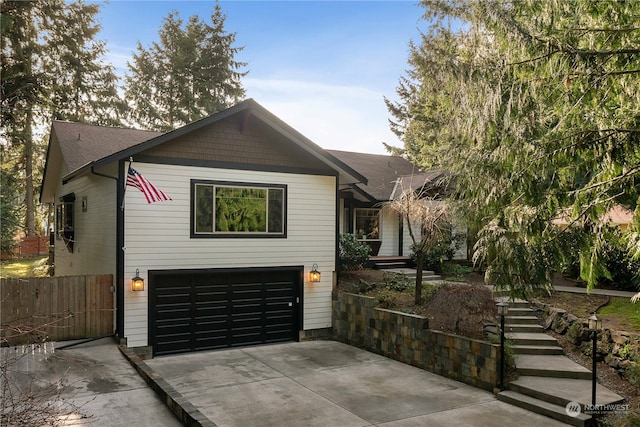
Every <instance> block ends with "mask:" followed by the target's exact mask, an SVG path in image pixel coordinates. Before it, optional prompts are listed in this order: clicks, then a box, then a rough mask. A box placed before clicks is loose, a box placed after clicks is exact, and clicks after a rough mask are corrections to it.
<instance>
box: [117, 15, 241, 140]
mask: <svg viewBox="0 0 640 427" xmlns="http://www.w3.org/2000/svg"><path fill="white" fill-rule="evenodd" d="M225 19H226V16H225V15H224V14H223V13H222V10H221V9H220V6H219V5H218V4H216V5H215V8H214V11H213V13H212V15H211V24H207V23H205V22H204V21H202V20H200V18H199V17H198V16H197V15H195V16H192V17H191V18H189V21H188V22H187V24H186V25H183V24H184V22H183V20H182V19H181V18H180V17H179V14H178V12H171V13H169V15H168V16H167V17H166V18H165V19H164V23H163V25H162V27H161V28H160V30H159V37H160V40H159V42H154V43H152V44H151V47H150V48H149V49H145V48H144V47H143V46H142V45H141V44H140V43H138V47H137V53H135V54H134V55H133V63H129V64H128V65H129V73H128V74H127V76H126V99H127V100H129V107H130V112H131V116H130V117H131V119H132V120H133V121H135V122H137V123H138V124H139V125H141V126H142V127H145V128H147V129H151V130H159V131H168V130H171V129H175V128H176V127H179V126H182V125H185V124H187V123H191V122H193V121H196V120H198V119H200V118H203V117H206V116H208V115H210V114H213V113H215V112H217V111H220V110H222V109H224V108H227V107H229V106H230V105H231V104H233V103H235V102H237V101H238V100H240V99H241V98H242V97H243V96H244V94H245V91H244V89H243V88H242V84H241V82H240V79H241V78H242V77H243V76H245V75H246V72H244V73H243V72H240V71H239V70H240V69H241V68H242V67H244V66H245V65H246V64H245V63H243V62H237V61H235V60H234V57H235V55H236V54H237V53H238V52H239V51H240V50H242V48H240V47H234V46H233V43H234V41H235V37H236V36H235V33H227V32H226V31H225V30H224V22H225Z"/></svg>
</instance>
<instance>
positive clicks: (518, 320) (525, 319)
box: [504, 316, 538, 325]
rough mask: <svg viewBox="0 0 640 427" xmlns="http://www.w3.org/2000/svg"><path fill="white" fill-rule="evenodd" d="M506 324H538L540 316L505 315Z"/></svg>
mask: <svg viewBox="0 0 640 427" xmlns="http://www.w3.org/2000/svg"><path fill="white" fill-rule="evenodd" d="M504 323H505V325H511V324H514V323H515V324H518V325H524V324H527V325H537V324H538V318H537V317H536V316H504Z"/></svg>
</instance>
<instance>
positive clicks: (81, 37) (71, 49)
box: [0, 0, 124, 236]
mask: <svg viewBox="0 0 640 427" xmlns="http://www.w3.org/2000/svg"><path fill="white" fill-rule="evenodd" d="M1 8H2V14H1V19H2V22H1V31H2V79H1V80H2V125H1V127H0V132H1V135H2V144H3V149H4V153H3V155H4V156H6V158H12V159H13V158H17V160H16V161H15V164H16V168H17V169H16V170H15V171H13V173H16V174H17V175H18V174H19V177H20V179H19V180H18V182H21V183H22V188H21V189H20V190H21V192H22V193H23V194H24V200H25V207H26V209H25V221H24V229H25V232H26V234H27V235H29V236H31V235H34V234H36V229H37V228H38V227H37V225H36V213H37V212H36V204H35V191H34V187H36V185H37V183H38V180H39V178H40V177H41V170H40V166H41V165H42V164H43V160H44V151H45V149H44V142H45V141H46V138H42V139H41V138H39V136H38V135H34V129H38V128H39V127H44V126H46V123H48V122H49V120H51V118H52V117H55V118H61V119H68V120H77V121H83V122H89V123H96V124H117V123H119V120H118V109H119V108H121V107H122V106H123V105H124V104H122V102H119V100H118V97H117V89H116V80H115V76H114V75H113V69H112V67H109V66H105V65H104V64H103V62H102V60H101V58H102V56H103V55H104V54H105V50H104V44H103V43H102V42H97V41H95V36H96V35H97V32H98V29H99V27H98V26H97V25H96V24H95V17H96V15H97V13H98V11H99V7H98V6H97V5H85V4H84V3H83V2H81V1H76V2H72V3H65V2H64V1H63V0H40V1H4V2H2V3H1Z"/></svg>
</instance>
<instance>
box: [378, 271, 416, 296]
mask: <svg viewBox="0 0 640 427" xmlns="http://www.w3.org/2000/svg"><path fill="white" fill-rule="evenodd" d="M384 286H385V288H387V289H390V290H392V291H396V292H404V291H407V290H410V291H412V290H415V286H416V283H415V281H414V280H413V279H411V278H409V277H407V275H406V274H398V273H390V274H385V276H384Z"/></svg>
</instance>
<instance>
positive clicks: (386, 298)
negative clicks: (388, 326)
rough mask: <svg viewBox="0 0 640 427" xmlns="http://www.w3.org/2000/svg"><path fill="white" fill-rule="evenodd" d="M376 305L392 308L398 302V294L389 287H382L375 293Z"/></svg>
mask: <svg viewBox="0 0 640 427" xmlns="http://www.w3.org/2000/svg"><path fill="white" fill-rule="evenodd" d="M376 300H377V301H378V306H379V307H382V308H393V307H395V306H396V303H397V302H398V296H397V295H396V292H395V291H392V290H391V289H383V290H381V291H380V292H378V295H376Z"/></svg>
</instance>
